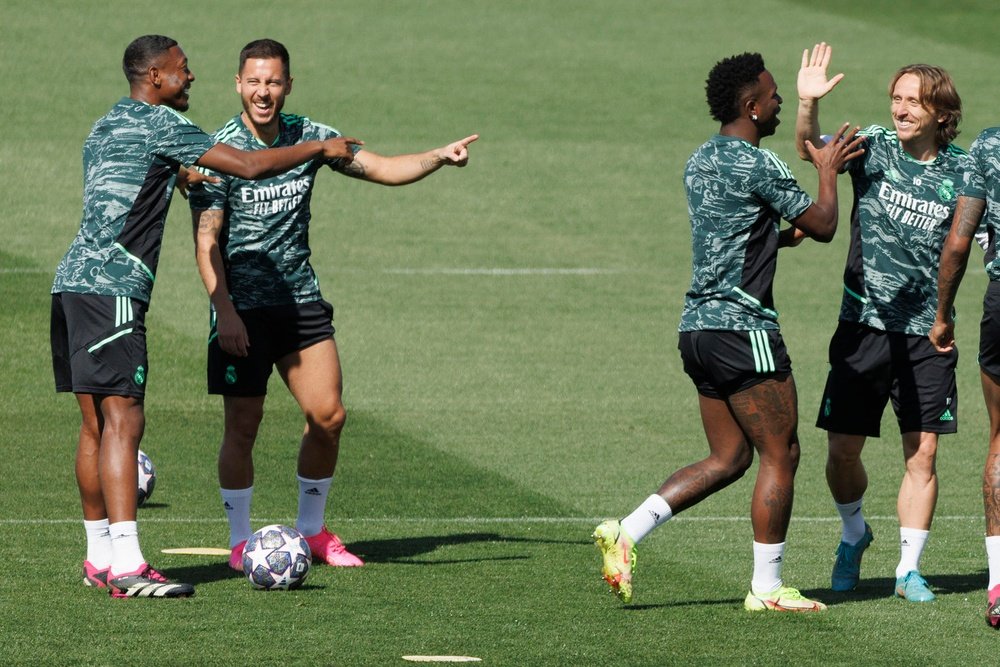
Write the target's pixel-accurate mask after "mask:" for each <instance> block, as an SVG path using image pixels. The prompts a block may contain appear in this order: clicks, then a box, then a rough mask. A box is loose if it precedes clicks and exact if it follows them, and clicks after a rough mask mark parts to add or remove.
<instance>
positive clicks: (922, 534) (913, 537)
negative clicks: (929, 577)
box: [896, 527, 931, 579]
mask: <svg viewBox="0 0 1000 667" xmlns="http://www.w3.org/2000/svg"><path fill="white" fill-rule="evenodd" d="M930 534H931V532H930V531H929V530H920V529H919V528H902V527H901V528H900V529H899V565H897V566H896V578H897V579H899V578H900V577H905V576H906V573H907V572H912V571H913V570H916V571H917V572H919V571H920V554H922V553H923V552H924V546H925V545H926V544H927V538H928V537H930Z"/></svg>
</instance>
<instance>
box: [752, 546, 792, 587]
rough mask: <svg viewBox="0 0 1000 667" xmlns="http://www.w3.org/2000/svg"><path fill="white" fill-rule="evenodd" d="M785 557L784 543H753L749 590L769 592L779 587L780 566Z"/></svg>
mask: <svg viewBox="0 0 1000 667" xmlns="http://www.w3.org/2000/svg"><path fill="white" fill-rule="evenodd" d="M784 558H785V543H784V542H781V543H780V544H762V543H760V542H756V541H755V542H754V543H753V579H751V580H750V590H752V591H753V592H754V593H755V594H760V593H770V592H772V591H776V590H778V589H779V588H781V584H782V581H781V566H782V564H783V563H782V561H783V560H784Z"/></svg>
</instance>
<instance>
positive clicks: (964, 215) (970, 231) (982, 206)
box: [955, 197, 986, 238]
mask: <svg viewBox="0 0 1000 667" xmlns="http://www.w3.org/2000/svg"><path fill="white" fill-rule="evenodd" d="M985 211H986V201H985V200H983V199H974V198H972V197H961V198H959V200H958V207H957V210H956V211H955V233H956V234H957V235H958V236H960V237H963V238H972V237H974V236H975V235H976V230H977V229H979V223H980V221H981V220H982V219H983V213H984V212H985Z"/></svg>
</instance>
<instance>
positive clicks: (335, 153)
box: [323, 137, 365, 164]
mask: <svg viewBox="0 0 1000 667" xmlns="http://www.w3.org/2000/svg"><path fill="white" fill-rule="evenodd" d="M364 145H365V142H363V141H361V140H360V139H355V138H354V137H334V138H333V139H327V140H326V141H324V142H323V157H324V158H326V159H327V160H342V161H344V162H345V163H347V164H350V163H351V161H353V160H354V149H353V148H352V146H364Z"/></svg>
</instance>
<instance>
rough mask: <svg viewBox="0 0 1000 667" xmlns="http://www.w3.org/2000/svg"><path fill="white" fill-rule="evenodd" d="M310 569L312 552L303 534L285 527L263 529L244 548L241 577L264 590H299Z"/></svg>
mask: <svg viewBox="0 0 1000 667" xmlns="http://www.w3.org/2000/svg"><path fill="white" fill-rule="evenodd" d="M311 566H312V551H311V550H310V549H309V543H308V542H306V538H304V537H302V533H300V532H299V531H297V530H295V529H294V528H289V527H288V526H279V525H272V526H264V527H263V528H261V529H260V530H258V531H257V532H256V533H254V534H253V535H251V536H250V539H249V540H247V544H246V546H245V547H244V548H243V574H245V575H247V579H248V580H249V581H250V585H251V586H253V587H254V588H260V589H263V590H268V591H273V590H278V589H281V590H288V589H290V588H298V587H299V586H301V585H302V582H303V581H305V579H306V575H307V574H309V568H310V567H311Z"/></svg>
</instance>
